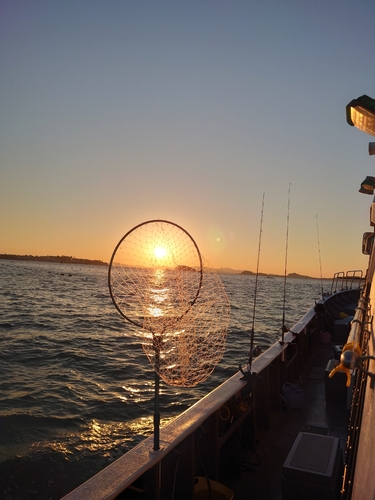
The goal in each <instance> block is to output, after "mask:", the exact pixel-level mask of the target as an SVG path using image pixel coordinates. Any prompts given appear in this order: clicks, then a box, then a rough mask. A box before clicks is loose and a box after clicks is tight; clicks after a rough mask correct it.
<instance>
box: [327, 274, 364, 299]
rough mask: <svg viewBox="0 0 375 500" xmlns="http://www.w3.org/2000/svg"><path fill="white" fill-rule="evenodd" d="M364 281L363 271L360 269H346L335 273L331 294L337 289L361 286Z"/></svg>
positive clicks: (351, 288)
mask: <svg viewBox="0 0 375 500" xmlns="http://www.w3.org/2000/svg"><path fill="white" fill-rule="evenodd" d="M363 281H364V278H363V271H362V270H360V269H355V270H352V271H347V272H346V273H344V271H340V272H338V273H335V274H334V275H333V279H332V286H331V295H332V293H336V292H337V291H343V290H353V289H355V288H361V286H362V283H363Z"/></svg>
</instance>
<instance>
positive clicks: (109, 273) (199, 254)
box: [108, 219, 203, 328]
mask: <svg viewBox="0 0 375 500" xmlns="http://www.w3.org/2000/svg"><path fill="white" fill-rule="evenodd" d="M155 222H159V223H163V224H171V225H172V226H175V227H177V228H178V229H180V230H181V231H183V232H184V233H185V234H186V235H187V236H188V237H189V238H190V240H191V241H192V243H193V244H194V246H195V249H196V251H197V254H198V257H199V264H200V266H199V273H200V277H199V285H198V288H197V293H196V294H195V297H194V299H193V300H192V301H191V303H190V304H189V307H188V308H187V309H186V311H185V312H184V313H183V314H182V315H181V316H180V317H179V318H178V320H180V319H181V318H182V317H183V316H185V314H187V312H188V311H190V309H191V308H192V307H193V305H194V304H195V302H196V300H197V299H198V296H199V292H200V290H201V287H202V280H203V263H202V256H201V253H200V251H199V248H198V245H197V244H196V242H195V240H194V238H193V237H192V236H191V234H190V233H188V232H187V231H186V229H184V228H183V227H181V226H179V225H178V224H176V223H175V222H171V221H168V220H164V219H151V220H148V221H145V222H141V223H140V224H137V225H136V226H134V227H133V228H132V229H130V231H128V232H127V233H126V234H125V235H124V236H123V237H122V238H121V240H120V241H119V242H118V243H117V245H116V247H115V249H114V250H113V253H112V256H111V260H110V261H109V267H108V288H109V294H110V296H111V299H112V302H113V304H114V306H115V307H116V309H117V310H118V312H119V313H120V314H121V316H122V317H123V318H125V319H126V320H127V321H129V322H130V323H132V324H133V325H135V326H138V327H141V328H143V324H142V323H138V322H137V321H134V320H132V319H131V318H129V317H128V316H126V314H125V313H124V312H123V311H122V310H121V308H120V307H119V306H118V305H117V302H116V299H115V296H114V294H113V293H112V285H111V270H112V265H113V261H114V258H115V255H116V252H117V250H118V248H119V247H120V245H121V244H122V242H123V241H124V240H125V238H127V237H128V236H129V234H131V233H132V232H133V231H135V230H136V229H138V228H140V227H142V226H145V225H146V224H152V223H155ZM178 320H177V321H178Z"/></svg>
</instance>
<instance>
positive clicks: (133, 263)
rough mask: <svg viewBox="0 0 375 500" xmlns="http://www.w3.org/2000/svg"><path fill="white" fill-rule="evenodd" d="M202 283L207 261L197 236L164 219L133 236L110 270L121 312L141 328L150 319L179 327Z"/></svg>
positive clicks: (120, 247) (115, 253)
mask: <svg viewBox="0 0 375 500" xmlns="http://www.w3.org/2000/svg"><path fill="white" fill-rule="evenodd" d="M202 280H203V265H202V257H201V254H200V251H199V248H198V246H197V244H196V242H195V241H194V239H193V238H192V236H191V235H190V234H189V233H188V232H187V231H186V230H185V229H183V228H182V227H181V226H179V225H178V224H175V223H174V222H170V221H166V220H160V219H155V220H149V221H146V222H142V223H141V224H138V225H137V226H135V227H133V229H131V230H130V231H128V232H127V233H126V234H125V235H124V236H123V237H122V238H121V240H120V241H119V243H118V244H117V245H116V247H115V249H114V251H113V254H112V257H111V260H110V264H109V270H108V287H109V292H110V296H111V298H112V301H113V303H114V305H115V307H116V309H117V310H118V312H119V313H120V314H121V315H122V316H123V317H124V318H125V319H126V320H127V321H129V322H130V323H132V324H133V325H135V326H138V327H141V328H145V326H144V323H145V318H147V317H157V318H158V317H163V318H165V319H166V322H167V324H174V323H176V322H178V321H179V320H180V319H181V318H182V317H183V316H184V315H185V314H186V313H187V312H188V311H189V310H190V309H191V308H192V306H193V305H194V304H195V302H196V300H197V298H198V296H199V293H200V289H201V285H202Z"/></svg>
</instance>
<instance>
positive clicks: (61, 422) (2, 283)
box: [0, 260, 326, 500]
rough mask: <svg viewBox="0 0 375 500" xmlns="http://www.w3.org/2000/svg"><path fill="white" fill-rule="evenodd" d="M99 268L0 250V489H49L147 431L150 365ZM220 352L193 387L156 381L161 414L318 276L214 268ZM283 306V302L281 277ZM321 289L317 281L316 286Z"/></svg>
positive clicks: (313, 293)
mask: <svg viewBox="0 0 375 500" xmlns="http://www.w3.org/2000/svg"><path fill="white" fill-rule="evenodd" d="M107 274H108V268H107V267H106V266H84V265H72V264H58V263H49V262H32V261H8V260H0V442H1V445H0V497H1V498H3V499H12V500H14V499H18V498H19V499H34V498H35V499H37V498H38V499H39V500H43V499H57V498H61V496H63V495H64V494H66V493H68V492H69V491H71V490H72V489H73V488H74V487H76V486H78V485H79V484H81V483H82V482H83V481H85V480H86V479H88V478H89V477H91V476H92V475H94V474H95V473H96V472H98V471H99V470H101V469H102V468H103V467H105V466H106V465H108V464H109V463H110V462H112V461H113V460H115V459H116V458H118V457H119V456H121V455H122V454H123V453H125V452H126V451H128V450H129V449H130V448H132V447H133V446H134V445H136V444H137V443H139V442H140V441H141V440H142V439H144V438H145V437H146V436H148V435H149V434H151V433H152V426H153V402H154V372H153V370H152V367H151V365H150V364H149V362H148V359H147V357H146V355H145V354H144V352H143V349H142V346H141V340H140V338H139V336H138V335H136V332H135V329H134V327H133V326H132V325H131V324H130V323H127V322H126V321H125V320H124V319H123V318H122V317H121V316H120V314H119V313H118V311H117V310H116V309H115V307H114V305H113V303H112V301H111V298H110V294H109V291H108V284H107V282H108V279H107ZM221 279H222V281H223V283H224V285H225V288H226V292H227V294H228V297H229V300H230V304H231V318H230V324H229V329H228V335H227V342H226V350H225V354H224V356H223V358H222V360H221V361H220V363H219V364H218V365H217V367H216V369H215V370H214V372H213V373H212V375H211V376H210V377H209V379H208V380H207V381H206V382H204V383H202V384H200V385H198V386H197V387H194V388H178V387H169V386H167V385H165V384H163V383H161V395H160V411H161V425H163V424H165V423H166V422H168V421H169V420H170V419H172V418H174V417H176V416H177V415H178V414H180V413H181V412H183V411H184V410H186V409H187V408H188V407H189V406H191V405H192V404H193V403H195V402H196V401H197V400H198V399H199V398H201V397H202V396H204V395H205V394H207V393H208V392H209V391H211V390H212V389H213V388H215V387H216V386H218V385H219V384H221V383H222V382H224V381H225V380H226V379H227V378H228V377H230V376H231V375H233V374H234V373H236V372H237V371H238V367H239V365H242V366H245V365H246V363H247V356H246V353H248V351H249V346H250V332H251V330H252V325H253V320H254V338H255V345H259V346H260V347H261V348H262V350H265V349H267V347H268V346H270V345H271V344H273V343H274V342H275V341H276V340H277V339H278V338H279V336H280V333H281V326H282V318H283V313H284V312H285V324H286V325H287V326H289V327H292V326H293V324H294V323H295V322H296V321H298V319H299V318H300V317H301V316H302V315H303V314H304V313H305V312H306V311H307V310H308V309H309V308H310V307H311V306H312V305H314V301H316V300H318V299H319V298H320V295H321V282H320V281H319V280H314V279H287V280H286V282H285V280H284V278H282V277H274V276H273V277H269V276H259V278H258V285H257V294H256V297H257V298H256V304H255V306H256V307H255V314H254V293H255V277H254V276H251V275H250V276H249V275H230V274H223V275H221ZM285 284H286V291H285V307H284V286H285ZM325 291H326V290H325Z"/></svg>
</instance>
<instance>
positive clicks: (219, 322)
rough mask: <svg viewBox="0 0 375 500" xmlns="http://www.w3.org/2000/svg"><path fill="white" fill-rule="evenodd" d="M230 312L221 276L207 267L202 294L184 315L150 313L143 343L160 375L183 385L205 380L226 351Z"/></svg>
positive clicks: (165, 379)
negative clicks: (153, 314) (171, 317)
mask: <svg viewBox="0 0 375 500" xmlns="http://www.w3.org/2000/svg"><path fill="white" fill-rule="evenodd" d="M229 313H230V306H229V300H228V297H227V294H226V292H225V288H224V286H223V284H222V282H221V280H220V277H219V276H218V274H217V273H216V272H214V271H213V270H208V269H207V268H205V271H204V273H203V280H202V285H201V290H200V293H199V296H198V298H197V300H196V302H195V303H194V306H193V307H192V308H191V309H189V311H188V312H187V313H186V314H185V315H184V316H182V317H181V318H179V319H178V320H176V321H170V319H169V318H166V317H157V316H152V315H146V316H145V318H144V323H143V342H142V347H143V349H144V351H145V353H146V355H147V357H148V359H149V361H150V363H151V364H152V366H153V367H154V370H155V371H156V372H157V373H158V375H159V376H160V378H161V379H162V380H164V382H166V383H167V384H169V385H172V386H179V387H193V386H195V385H197V384H199V383H201V382H204V381H205V380H206V379H207V378H208V377H209V376H210V374H211V373H212V372H213V370H214V368H215V366H216V365H217V363H218V362H219V361H220V359H221V358H222V356H223V354H224V350H225V341H226V335H227V330H228V324H229Z"/></svg>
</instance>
